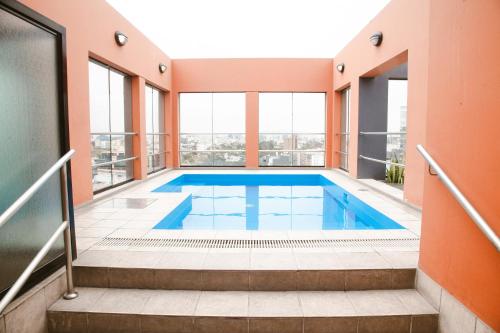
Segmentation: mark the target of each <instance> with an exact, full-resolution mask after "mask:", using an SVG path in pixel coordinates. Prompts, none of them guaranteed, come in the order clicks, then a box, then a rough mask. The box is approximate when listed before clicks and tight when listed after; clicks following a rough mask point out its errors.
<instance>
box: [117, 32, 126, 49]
mask: <svg viewBox="0 0 500 333" xmlns="http://www.w3.org/2000/svg"><path fill="white" fill-rule="evenodd" d="M127 41H128V37H127V35H125V34H124V33H123V32H120V31H116V32H115V42H116V44H118V45H120V46H123V45H125V44H127Z"/></svg>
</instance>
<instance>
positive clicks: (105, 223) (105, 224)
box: [92, 220, 127, 228]
mask: <svg viewBox="0 0 500 333" xmlns="http://www.w3.org/2000/svg"><path fill="white" fill-rule="evenodd" d="M125 223H127V221H126V220H100V221H97V222H96V223H94V224H93V225H92V228H120V227H121V226H122V225H124V224H125Z"/></svg>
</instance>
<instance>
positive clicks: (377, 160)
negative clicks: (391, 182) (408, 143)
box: [358, 132, 406, 168]
mask: <svg viewBox="0 0 500 333" xmlns="http://www.w3.org/2000/svg"><path fill="white" fill-rule="evenodd" d="M359 134H360V135H383V136H403V135H406V132H359ZM358 157H359V158H360V159H363V160H367V161H372V162H375V163H380V164H385V165H395V166H398V167H403V168H404V167H405V165H404V164H403V163H399V162H393V161H389V160H380V159H377V158H373V157H368V156H364V155H361V154H360V155H359V156H358Z"/></svg>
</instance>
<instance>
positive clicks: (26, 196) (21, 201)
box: [0, 149, 78, 313]
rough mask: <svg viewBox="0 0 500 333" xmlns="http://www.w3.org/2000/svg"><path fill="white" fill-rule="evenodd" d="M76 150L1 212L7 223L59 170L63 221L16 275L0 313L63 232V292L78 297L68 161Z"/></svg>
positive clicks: (1, 219) (0, 219)
mask: <svg viewBox="0 0 500 333" xmlns="http://www.w3.org/2000/svg"><path fill="white" fill-rule="evenodd" d="M74 153H75V151H74V150H73V149H71V150H70V151H68V152H67V153H66V154H65V155H64V156H63V157H61V158H60V159H59V160H58V161H57V162H56V163H54V165H53V166H51V167H50V169H48V170H47V171H46V172H45V173H44V174H43V175H42V176H41V177H40V178H38V180H37V181H36V182H35V183H33V185H31V186H30V188H28V189H27V190H26V191H25V192H24V193H23V194H22V195H21V196H20V197H19V198H18V199H17V200H16V201H14V203H13V204H12V205H10V207H9V208H7V209H6V210H5V211H4V212H3V213H2V215H0V227H2V226H3V225H4V224H5V223H7V222H8V221H9V220H10V219H11V218H12V217H13V216H14V215H15V214H16V213H17V212H18V211H19V210H20V209H21V208H22V207H23V206H24V205H25V204H26V203H27V202H28V201H29V200H30V199H31V198H32V197H33V195H35V193H36V192H37V191H38V190H39V189H40V188H41V187H42V186H43V185H44V184H45V183H46V182H47V181H48V180H49V179H50V177H52V176H53V175H54V173H56V172H57V171H58V170H59V178H60V182H61V201H62V213H63V216H62V219H63V222H62V224H61V225H60V226H59V227H58V228H57V230H56V231H55V232H54V233H53V234H52V236H51V237H50V238H49V240H48V241H47V242H46V243H45V245H44V246H43V247H42V248H41V249H40V251H38V253H37V254H36V256H35V257H34V258H33V259H32V260H31V262H30V263H29V265H28V266H27V267H26V269H25V270H24V271H23V272H22V274H21V275H20V276H19V278H17V280H16V282H14V284H13V285H12V287H10V289H9V291H8V292H7V293H6V294H5V296H4V297H3V298H2V300H1V301H0V313H2V312H3V310H5V307H7V305H9V303H10V302H11V301H12V300H13V299H14V298H15V297H16V295H17V294H18V293H19V291H20V290H21V288H22V287H23V285H24V284H25V283H26V281H27V280H28V278H29V277H30V275H31V274H32V273H33V272H34V270H35V269H36V268H37V266H38V265H39V264H40V262H41V261H42V260H43V258H44V257H45V255H47V253H48V252H49V251H50V249H51V248H52V245H53V244H54V243H55V242H56V240H57V239H58V238H59V236H60V235H61V234H64V253H65V256H66V282H67V290H66V293H65V294H64V296H63V297H64V298H65V299H74V298H76V297H78V293H77V292H76V290H75V287H74V284H73V257H72V252H71V234H70V228H69V207H68V183H67V171H66V164H67V163H68V161H69V160H70V159H71V157H72V156H73V154H74Z"/></svg>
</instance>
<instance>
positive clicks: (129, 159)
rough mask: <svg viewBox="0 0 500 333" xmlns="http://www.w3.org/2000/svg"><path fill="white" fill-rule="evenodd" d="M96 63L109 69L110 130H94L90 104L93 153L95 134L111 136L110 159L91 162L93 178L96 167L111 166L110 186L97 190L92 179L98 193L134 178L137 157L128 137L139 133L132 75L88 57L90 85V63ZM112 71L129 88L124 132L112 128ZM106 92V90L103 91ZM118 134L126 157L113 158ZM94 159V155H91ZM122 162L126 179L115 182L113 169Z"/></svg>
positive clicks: (108, 111)
mask: <svg viewBox="0 0 500 333" xmlns="http://www.w3.org/2000/svg"><path fill="white" fill-rule="evenodd" d="M91 64H94V65H96V66H100V67H101V68H102V69H105V70H106V71H107V80H108V81H107V87H108V90H107V92H106V93H107V95H108V106H107V115H108V119H109V123H108V132H98V131H96V132H93V131H92V109H91V107H92V105H89V116H90V142H91V153H92V152H93V144H92V142H93V137H94V136H105V137H106V136H107V137H109V154H110V159H109V161H104V162H101V163H92V164H91V170H92V178H93V177H94V169H97V168H99V167H108V166H109V173H110V179H111V180H110V185H108V186H103V187H100V188H98V189H97V190H96V189H95V188H94V181H93V180H92V192H93V194H98V193H101V192H104V191H107V190H109V189H112V188H115V187H117V186H121V185H123V184H126V183H128V182H131V181H133V180H134V164H133V161H134V160H135V159H137V157H136V156H133V143H132V139H128V138H129V137H131V136H134V135H136V134H137V133H135V132H133V131H132V82H131V77H130V76H129V75H128V74H127V73H124V72H122V71H120V70H118V69H116V68H113V67H111V66H109V65H107V64H105V63H102V62H100V61H98V60H95V59H93V58H89V59H88V66H89V71H88V75H89V87H90V84H91V78H90V65H91ZM111 72H114V73H116V74H119V75H121V76H123V78H124V82H126V85H127V90H128V91H127V90H125V89H124V94H123V124H124V125H123V126H124V131H123V132H114V131H113V129H112V121H111V115H112V106H111ZM103 93H104V92H103ZM90 94H91V92H90V89H89V99H90ZM127 116H128V117H130V119H127ZM127 121H128V123H129V124H130V126H127ZM116 136H122V137H123V140H124V144H123V149H124V158H120V159H116V160H112V156H113V144H112V142H113V137H116ZM127 151H128V152H129V154H130V156H128V154H127ZM91 161H92V157H91ZM120 163H125V170H126V171H125V178H126V179H125V180H123V181H120V182H116V183H115V182H114V181H113V178H114V177H113V169H114V166H115V165H116V164H120ZM127 168H130V173H131V177H129V178H128V177H127Z"/></svg>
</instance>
